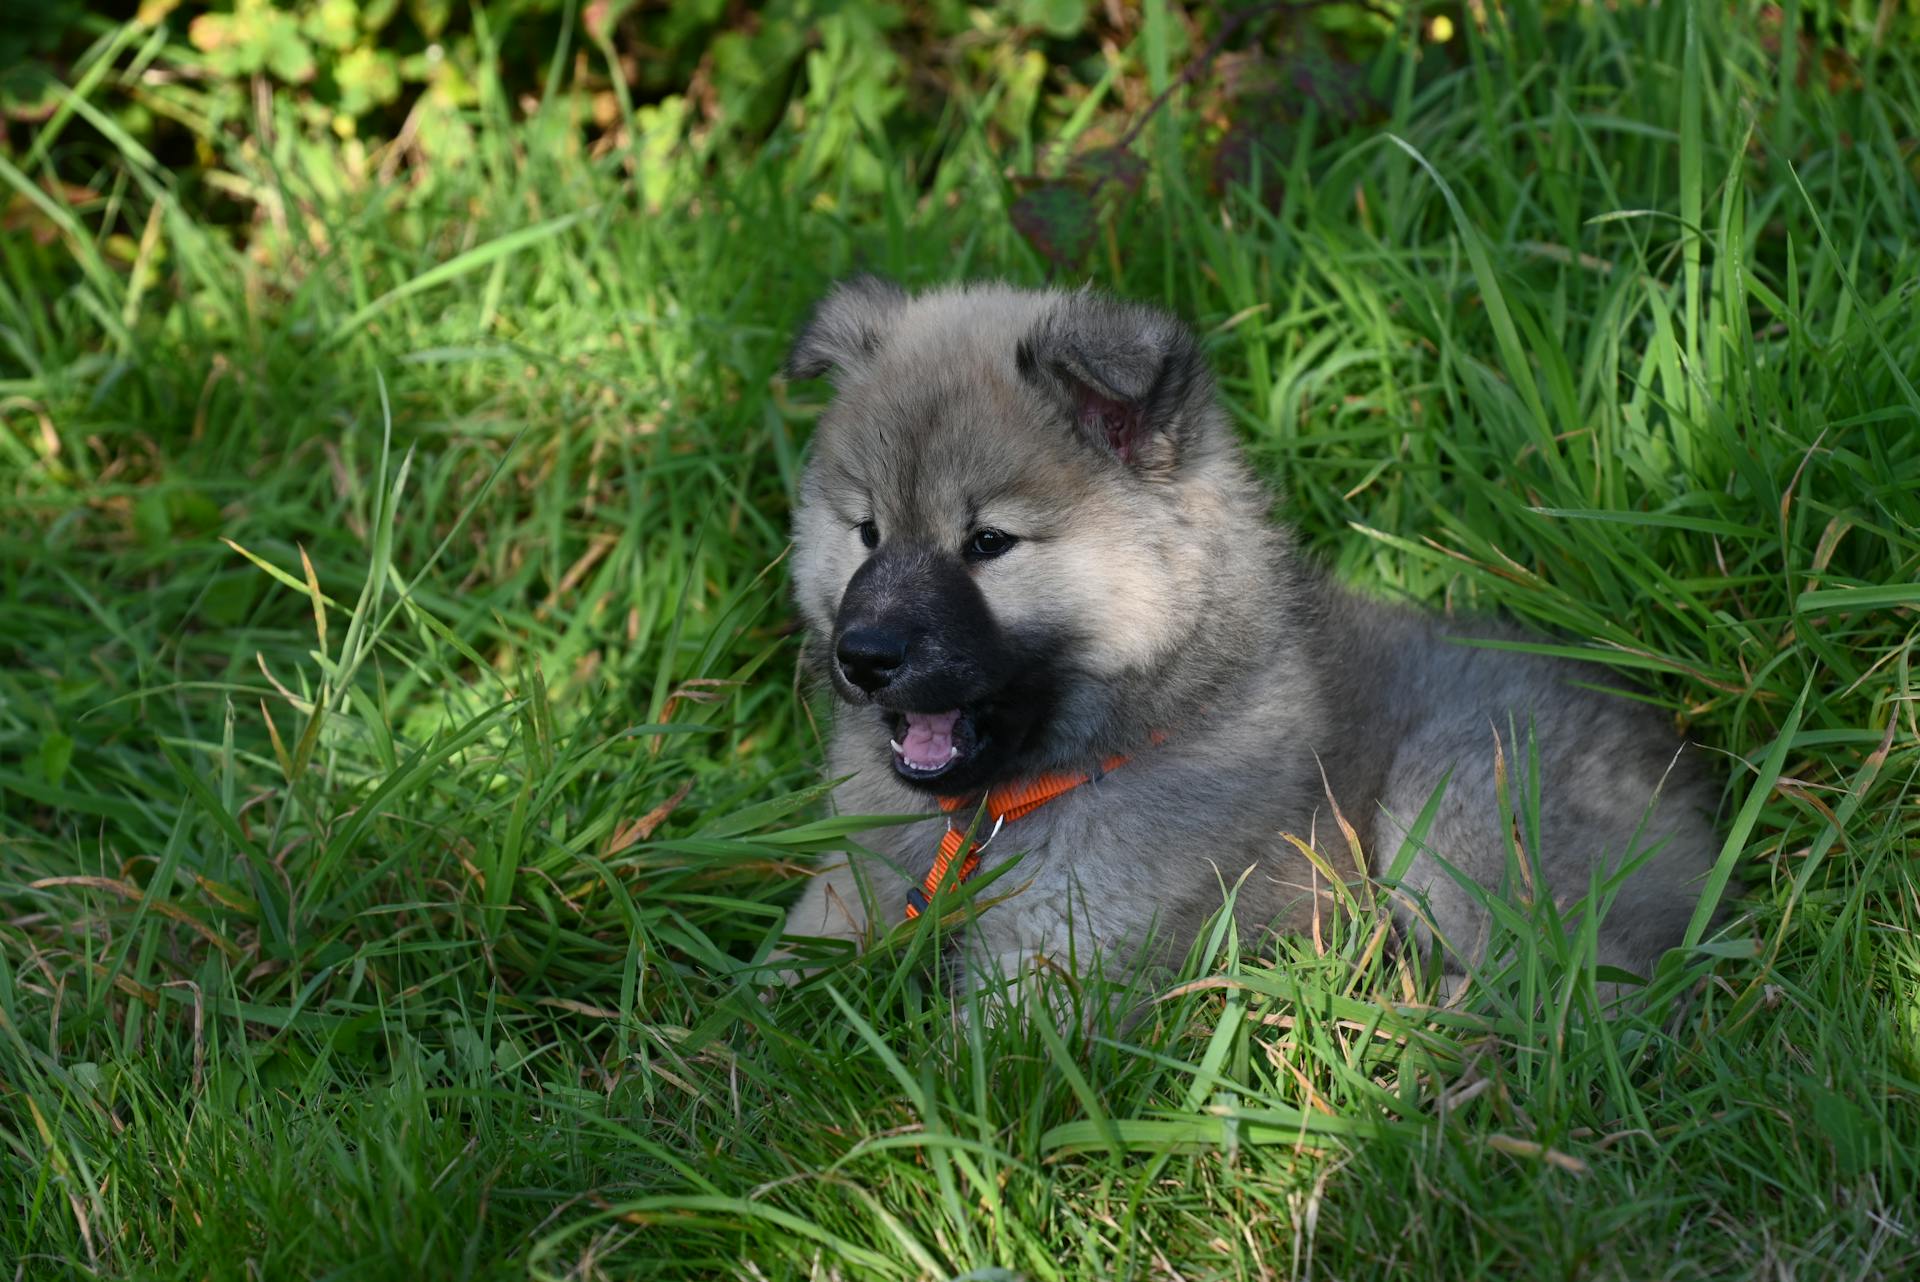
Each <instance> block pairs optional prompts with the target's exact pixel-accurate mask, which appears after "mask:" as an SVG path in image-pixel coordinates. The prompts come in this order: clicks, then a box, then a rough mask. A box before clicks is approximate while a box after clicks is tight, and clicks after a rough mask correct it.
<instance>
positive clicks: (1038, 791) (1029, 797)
mask: <svg viewBox="0 0 1920 1282" xmlns="http://www.w3.org/2000/svg"><path fill="white" fill-rule="evenodd" d="M1164 737H1165V736H1164V735H1161V734H1160V733H1158V732H1157V731H1156V732H1155V733H1154V736H1153V741H1154V742H1155V743H1159V742H1160V741H1161V739H1163V738H1164ZM1127 761H1128V758H1127V757H1125V756H1123V755H1120V754H1115V755H1114V756H1111V757H1108V758H1107V759H1106V760H1105V761H1103V762H1101V763H1100V769H1099V770H1098V771H1096V772H1094V773H1092V774H1086V773H1069V772H1067V771H1049V772H1048V773H1046V774H1043V775H1036V776H1034V777H1033V778H1032V779H1026V780H1016V781H1015V782H1013V783H1004V784H1001V785H1000V786H999V787H997V788H990V789H988V790H987V795H986V811H987V814H986V817H987V818H989V819H991V820H993V828H992V830H991V831H989V832H988V833H987V835H986V838H985V839H984V840H982V841H980V842H977V843H976V842H975V841H974V840H973V839H972V837H971V836H969V835H968V833H967V832H966V831H965V830H962V829H960V828H956V827H954V824H953V818H952V816H953V813H954V812H955V811H957V810H961V809H964V808H965V807H968V806H972V805H974V804H976V803H977V801H978V799H977V798H975V797H942V798H940V809H942V810H944V811H946V812H947V816H948V818H947V830H946V832H945V833H943V834H941V837H940V850H939V852H938V853H936V854H935V855H934V857H933V867H932V868H930V869H928V870H927V876H926V879H925V880H924V881H922V882H921V883H920V884H919V885H918V886H915V887H912V888H910V889H909V890H908V891H907V920H908V921H912V920H913V919H914V918H915V917H918V916H919V915H920V910H921V909H923V908H925V907H926V906H927V905H928V904H929V903H930V902H932V900H933V895H934V892H935V891H937V890H939V889H940V887H941V885H942V884H943V883H944V882H945V881H946V879H947V870H948V869H949V868H951V867H952V866H953V862H954V860H956V859H958V860H959V861H960V867H959V870H958V871H957V872H955V873H954V875H953V885H954V886H958V885H959V884H960V883H961V882H963V881H965V880H966V879H967V878H969V877H971V876H973V874H974V871H975V870H976V869H978V868H979V867H980V852H981V851H983V850H985V849H986V848H987V842H990V841H992V840H993V839H994V837H995V836H997V835H998V834H999V832H1000V828H1001V825H1003V824H1006V823H1010V822H1012V821H1013V820H1015V819H1019V818H1021V817H1023V816H1026V815H1030V814H1032V813H1033V812H1034V811H1036V810H1038V809H1040V807H1042V806H1044V805H1046V804H1047V803H1048V802H1049V801H1053V800H1055V799H1056V798H1059V797H1064V796H1066V795H1067V794H1068V793H1070V792H1072V791H1073V790H1074V789H1075V788H1078V787H1079V786H1080V785H1081V784H1083V783H1089V782H1091V781H1092V780H1095V779H1099V778H1101V777H1103V776H1105V775H1107V774H1110V773H1112V772H1113V771H1115V770H1118V769H1119V768H1120V767H1121V766H1124V765H1126V764H1127Z"/></svg>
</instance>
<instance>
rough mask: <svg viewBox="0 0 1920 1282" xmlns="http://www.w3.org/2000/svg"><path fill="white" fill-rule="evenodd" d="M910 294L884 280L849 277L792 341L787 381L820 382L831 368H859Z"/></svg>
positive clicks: (880, 278)
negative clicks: (804, 380)
mask: <svg viewBox="0 0 1920 1282" xmlns="http://www.w3.org/2000/svg"><path fill="white" fill-rule="evenodd" d="M906 303H907V292H906V291H905V290H904V289H901V288H900V287H899V286H898V285H896V284H894V283H893V282H892V281H890V280H886V279H883V278H882V277H879V276H866V275H861V276H850V277H848V278H847V279H846V280H843V281H841V282H840V283H839V284H837V285H835V286H834V287H833V289H832V291H831V292H829V293H828V294H827V296H826V297H825V298H823V299H821V300H820V305H819V306H817V307H815V308H814V309H813V316H812V318H811V319H809V320H808V321H807V323H806V325H805V327H804V328H802V329H801V331H800V337H798V338H796V339H794V340H793V350H792V351H791V352H789V353H787V377H788V378H819V377H820V376H821V375H822V374H824V373H826V372H827V371H828V370H830V369H831V370H839V371H841V372H843V373H845V372H849V371H852V370H857V369H859V368H860V367H861V366H862V365H864V364H866V363H867V361H868V360H870V359H872V357H873V354H874V353H875V352H877V351H879V350H880V344H881V343H882V342H883V341H884V340H885V338H886V333H887V328H888V326H890V325H891V324H892V322H893V317H894V314H895V313H897V312H898V311H899V310H900V309H901V308H902V307H904V306H906Z"/></svg>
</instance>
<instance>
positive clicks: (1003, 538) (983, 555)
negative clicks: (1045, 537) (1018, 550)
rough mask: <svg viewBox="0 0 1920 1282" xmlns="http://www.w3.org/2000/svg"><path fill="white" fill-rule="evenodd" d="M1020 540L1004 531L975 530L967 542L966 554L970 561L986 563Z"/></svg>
mask: <svg viewBox="0 0 1920 1282" xmlns="http://www.w3.org/2000/svg"><path fill="white" fill-rule="evenodd" d="M1019 541H1020V540H1019V539H1016V538H1015V537H1013V535H1011V534H1008V533H1007V532H1006V531H1005V530H975V531H974V532H973V537H972V538H970V539H968V540H967V546H966V554H967V559H968V560H970V561H986V560H990V559H991V558H993V557H996V556H999V555H1000V554H1001V553H1002V552H1005V551H1006V550H1007V549H1008V548H1010V547H1012V546H1013V545H1014V544H1016V543H1018V542H1019Z"/></svg>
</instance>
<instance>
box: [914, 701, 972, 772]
mask: <svg viewBox="0 0 1920 1282" xmlns="http://www.w3.org/2000/svg"><path fill="white" fill-rule="evenodd" d="M959 720H960V710H959V709H958V708H955V709H954V710H953V711H951V712H909V713H908V714H907V733H906V734H905V735H904V736H902V737H901V740H900V756H901V758H902V759H903V760H904V761H905V762H906V763H907V764H908V765H910V766H912V767H913V768H914V769H915V770H936V769H938V768H939V767H941V766H944V765H946V764H947V759H948V758H949V757H951V756H953V727H954V723H955V722H957V721H959Z"/></svg>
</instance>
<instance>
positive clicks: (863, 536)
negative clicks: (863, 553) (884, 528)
mask: <svg viewBox="0 0 1920 1282" xmlns="http://www.w3.org/2000/svg"><path fill="white" fill-rule="evenodd" d="M858 528H859V530H860V542H861V543H862V544H864V545H865V546H867V547H870V548H877V547H879V546H880V527H879V526H877V525H875V524H874V523H873V522H872V521H862V522H860V525H859V527H858Z"/></svg>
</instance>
